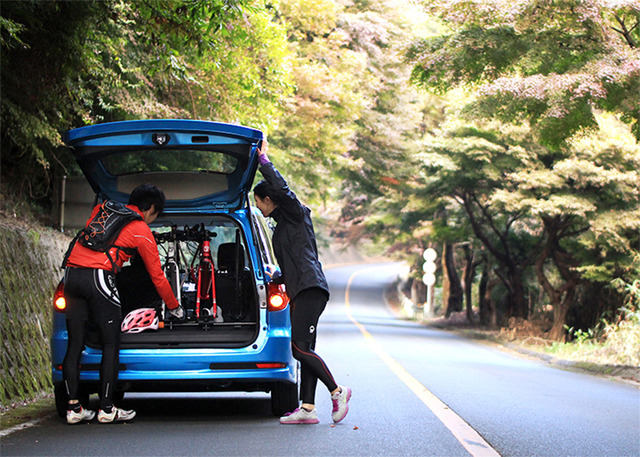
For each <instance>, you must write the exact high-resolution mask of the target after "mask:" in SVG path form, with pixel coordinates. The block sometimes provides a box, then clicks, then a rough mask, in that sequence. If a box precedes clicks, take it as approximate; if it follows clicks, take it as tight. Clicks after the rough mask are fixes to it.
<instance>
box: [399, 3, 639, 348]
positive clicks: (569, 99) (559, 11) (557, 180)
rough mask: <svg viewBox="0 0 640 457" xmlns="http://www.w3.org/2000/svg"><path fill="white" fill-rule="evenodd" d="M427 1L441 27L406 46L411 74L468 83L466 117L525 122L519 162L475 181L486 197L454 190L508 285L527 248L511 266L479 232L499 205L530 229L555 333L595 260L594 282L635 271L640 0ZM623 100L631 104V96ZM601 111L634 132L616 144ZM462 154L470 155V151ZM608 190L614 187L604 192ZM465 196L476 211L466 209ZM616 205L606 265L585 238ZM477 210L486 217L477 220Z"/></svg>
mask: <svg viewBox="0 0 640 457" xmlns="http://www.w3.org/2000/svg"><path fill="white" fill-rule="evenodd" d="M427 3H428V7H429V9H430V11H431V12H432V13H435V14H438V15H439V17H440V18H442V19H443V20H444V21H445V22H446V23H447V25H448V26H449V27H450V32H449V33H448V34H445V35H444V36H442V37H437V38H433V39H430V40H425V41H422V42H420V43H417V44H416V45H415V46H414V48H413V49H412V51H411V53H410V57H411V58H412V59H414V60H413V61H414V62H415V63H416V66H415V67H414V78H415V80H416V81H417V82H418V83H419V84H421V85H422V86H423V87H426V88H429V89H432V90H435V91H444V90H445V89H448V88H450V87H456V86H463V85H467V86H466V87H467V88H474V89H475V91H474V97H471V98H470V100H471V102H470V103H467V105H466V107H465V109H464V110H463V111H462V113H463V114H464V115H466V117H467V119H469V118H475V119H479V118H489V119H495V120H498V121H504V122H509V123H519V124H521V125H522V126H523V128H524V129H525V131H526V129H527V128H528V126H530V127H531V129H530V131H531V135H530V138H529V140H528V143H529V144H528V145H525V144H521V146H523V147H524V149H525V150H527V151H528V153H529V156H528V157H526V160H524V161H520V162H519V163H518V162H516V163H514V164H513V165H515V166H513V167H511V166H509V167H506V168H504V164H498V167H497V170H496V171H497V172H498V173H499V174H500V175H501V180H502V182H495V181H493V182H492V181H491V179H489V180H488V181H487V180H482V179H481V180H480V181H478V182H482V183H483V184H487V183H488V184H489V186H488V187H484V186H481V187H482V188H483V189H485V193H484V198H485V199H484V200H482V199H478V198H476V196H475V195H474V194H475V192H473V191H472V192H471V194H470V196H471V198H468V197H469V196H468V195H467V194H462V195H459V198H461V200H462V202H463V205H464V206H465V208H466V209H467V213H468V215H469V218H470V222H471V224H472V226H474V231H475V233H476V235H477V236H478V237H479V238H480V239H481V240H482V241H483V244H484V245H485V247H487V249H488V251H489V252H491V253H492V254H493V256H494V257H495V258H496V259H497V260H498V261H499V262H500V263H501V264H502V265H503V266H507V271H510V272H511V274H510V275H507V278H508V277H509V276H511V281H507V282H506V283H507V284H510V285H511V286H512V287H513V285H514V284H517V283H519V282H521V281H520V280H518V276H520V277H521V276H522V273H523V269H522V268H528V266H529V265H531V259H532V257H531V255H527V256H525V257H523V259H524V258H526V259H528V260H526V262H524V263H521V264H520V267H519V268H516V269H513V268H509V267H508V265H509V264H510V263H511V262H510V260H509V258H510V257H511V256H507V258H505V257H504V253H505V252H508V251H506V250H503V251H504V252H498V251H496V250H495V249H492V248H491V246H492V243H490V242H489V241H490V240H489V239H487V237H486V236H485V235H483V234H482V229H483V228H486V227H495V224H494V223H493V222H491V220H492V219H493V216H494V215H495V214H497V213H498V212H503V213H504V214H505V215H511V216H508V217H507V219H505V222H506V225H505V227H507V226H509V225H511V224H515V223H518V225H520V226H521V227H522V228H524V229H525V232H526V231H528V232H529V233H530V235H529V238H531V242H533V243H534V244H532V246H537V248H536V250H535V251H533V252H537V255H536V260H535V265H536V268H535V270H536V273H537V277H538V280H539V282H540V284H541V286H542V287H543V288H544V290H545V291H546V293H547V295H548V297H549V299H550V301H551V303H552V305H553V307H554V314H555V318H554V326H553V329H552V332H551V334H552V336H553V337H554V338H561V337H562V333H563V330H562V327H563V325H564V324H565V320H566V316H567V313H568V310H569V307H570V306H571V305H572V304H574V303H573V301H574V297H575V296H576V287H577V286H578V285H579V284H581V283H584V282H585V281H592V280H594V279H596V277H595V276H597V275H595V276H594V275H593V274H592V273H594V272H595V271H599V272H600V273H602V272H603V270H604V269H605V268H604V267H603V266H602V265H601V263H602V262H605V263H608V265H610V268H609V270H608V273H609V274H604V275H601V276H600V277H599V279H597V280H611V279H612V278H613V277H616V275H622V276H625V277H628V275H632V274H637V269H635V268H631V269H629V268H626V267H625V265H629V262H631V263H630V264H631V265H633V264H634V263H633V261H634V260H635V259H637V250H634V249H633V247H632V246H633V245H634V240H636V239H637V236H638V235H637V227H638V218H637V216H636V215H637V210H638V204H637V202H638V198H637V195H638V194H637V188H638V186H637V183H638V180H639V178H638V173H637V170H638V167H637V163H636V159H635V158H634V157H637V156H638V147H637V137H638V111H637V94H638V93H639V86H638V84H639V81H640V78H638V76H639V75H640V73H638V72H639V71H640V65H639V62H640V61H639V60H638V51H637V48H636V47H635V46H636V43H637V36H638V19H639V18H640V6H638V4H637V3H635V2H615V3H610V4H608V3H604V2H603V3H596V2H574V1H561V2H549V1H535V0H533V1H526V2H521V3H518V4H517V5H506V4H504V3H502V2H498V1H494V2H482V3H481V4H480V3H479V2H472V1H445V2H427ZM542 24H544V25H545V26H544V27H542V26H541V25H542ZM558 44H560V46H558ZM629 100H636V101H634V102H632V103H631V104H629ZM598 108H600V109H598ZM603 109H606V110H609V111H610V112H612V113H616V114H617V116H618V118H619V119H620V120H622V121H623V122H626V123H627V124H628V125H629V126H630V127H631V131H633V132H634V133H635V135H636V140H635V141H633V140H632V141H631V144H629V143H628V141H629V140H628V139H625V140H623V141H622V142H615V141H613V139H614V137H613V136H612V135H607V134H606V133H603V129H602V128H600V126H599V122H600V120H601V119H602V115H600V113H601V112H602V110H603ZM500 130H503V131H504V128H500ZM622 130H624V129H622ZM496 131H498V130H496ZM580 132H585V133H580ZM588 132H599V133H596V134H594V135H600V136H601V137H603V138H604V137H606V138H608V140H606V141H608V142H609V145H607V146H605V147H604V149H598V148H600V147H602V146H603V144H602V143H601V142H598V141H594V139H593V137H590V136H589V135H588ZM621 135H622V136H623V137H624V135H625V134H624V133H622V134H621ZM475 136H478V135H475ZM501 136H503V135H502V134H499V135H497V138H499V137H501ZM576 138H583V139H584V138H590V139H589V140H584V142H583V143H586V144H589V145H590V146H589V147H588V148H587V150H591V151H590V152H587V150H585V148H584V144H583V148H582V150H578V149H576V148H575V147H574V146H575V144H574V141H575V139H576ZM601 141H602V140H601ZM612 141H613V143H615V144H612V143H611V142H612ZM633 143H635V144H633ZM626 151H634V152H632V153H630V154H629V153H627V152H626ZM467 153H471V154H476V152H475V151H473V150H470V151H468V152H467ZM508 154H509V155H512V154H514V150H513V149H511V150H510V151H509V153H508ZM515 154H516V155H517V154H518V152H517V150H516V151H515ZM448 155H451V153H449V154H448ZM456 157H457V156H456ZM514 157H515V155H514ZM613 157H615V159H614V158H613ZM621 158H623V160H620V159H621ZM486 171H488V170H486V169H485V170H484V171H483V172H486ZM462 176H463V177H464V176H467V173H462ZM494 176H495V175H494ZM478 178H479V177H478ZM632 183H635V185H634V184H632ZM610 186H611V187H610ZM614 188H615V189H616V190H617V193H616V192H610V191H609V190H608V189H614ZM474 203H475V204H476V205H477V207H478V209H480V208H484V210H481V211H480V212H478V211H475V212H474ZM491 208H493V209H491ZM613 208H621V209H622V208H623V209H622V211H621V212H620V213H616V214H618V216H619V217H620V219H619V222H618V223H617V224H615V225H614V227H612V229H611V231H610V232H609V234H610V236H609V237H608V239H607V240H606V241H605V240H604V239H603V238H602V237H601V238H600V241H601V243H602V244H600V248H601V249H602V248H603V247H604V246H605V245H607V248H606V251H605V252H607V254H606V255H605V257H608V258H609V259H610V262H606V261H604V259H602V256H601V255H600V256H599V255H597V253H596V252H595V250H594V249H593V248H594V245H593V244H592V245H591V246H590V247H587V245H588V243H585V242H584V241H585V240H593V238H594V233H593V232H594V230H595V231H597V228H596V227H598V226H600V222H599V220H600V219H601V218H605V219H609V218H610V216H605V215H608V214H609V213H610V211H612V210H613ZM613 211H615V210H613ZM478 215H481V216H483V217H484V216H487V215H490V216H491V218H486V219H485V220H483V219H481V218H480V217H479V216H478ZM510 217H513V219H512V220H511V221H509V218H510ZM487 224H488V225H487ZM611 232H615V235H614V234H613V233H611ZM503 234H506V232H503ZM538 234H539V236H538ZM497 239H502V240H506V239H508V237H505V236H504V235H503V236H498V238H497ZM623 240H624V241H623ZM609 243H613V244H611V245H609ZM501 244H502V245H503V246H504V242H503V243H501ZM616 245H618V248H615V247H614V246H616ZM585 248H586V249H585ZM614 252H615V253H614ZM601 253H602V251H601ZM623 257H624V258H625V260H622V258H623ZM613 258H616V260H613ZM636 264H637V261H636ZM614 271H615V273H614ZM589 272H591V273H589ZM511 291H512V292H516V290H514V289H513V288H512V289H511ZM521 292H522V291H519V292H517V294H519V293H521Z"/></svg>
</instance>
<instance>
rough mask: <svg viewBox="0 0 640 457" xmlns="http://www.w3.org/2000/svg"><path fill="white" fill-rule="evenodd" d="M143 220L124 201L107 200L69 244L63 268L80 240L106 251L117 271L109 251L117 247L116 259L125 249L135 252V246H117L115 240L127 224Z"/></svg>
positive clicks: (127, 251)
mask: <svg viewBox="0 0 640 457" xmlns="http://www.w3.org/2000/svg"><path fill="white" fill-rule="evenodd" d="M135 220H138V221H141V220H143V219H142V216H140V214H138V213H137V212H135V211H134V210H132V209H129V208H127V207H126V206H125V205H124V204H123V203H120V202H116V201H112V200H107V201H105V202H104V203H102V205H100V209H99V210H98V212H97V213H96V215H95V216H94V217H93V219H91V221H89V223H88V224H87V226H86V227H85V228H83V229H82V230H80V231H79V232H78V233H77V235H76V236H75V237H74V238H73V240H72V241H71V243H70V244H69V249H67V253H66V254H65V255H64V260H63V261H62V265H61V266H60V267H61V268H65V267H66V266H67V260H68V259H69V255H70V254H71V251H72V250H73V247H74V246H75V244H76V242H79V243H80V244H81V245H82V246H84V247H86V248H89V249H92V250H94V251H98V252H104V253H105V254H106V255H107V257H108V259H109V261H110V262H111V265H112V267H113V271H114V272H116V273H117V271H118V268H117V264H116V262H115V260H114V259H112V258H111V254H110V253H109V251H110V250H111V248H113V247H115V248H117V251H116V260H117V259H118V256H119V254H120V251H124V252H125V253H127V254H133V253H135V248H126V247H122V246H116V245H115V241H116V239H117V238H118V235H119V234H120V232H121V231H122V229H123V228H124V226H125V225H127V224H128V223H129V222H132V221H135Z"/></svg>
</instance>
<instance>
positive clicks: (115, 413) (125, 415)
mask: <svg viewBox="0 0 640 457" xmlns="http://www.w3.org/2000/svg"><path fill="white" fill-rule="evenodd" d="M134 417H136V412H135V411H134V410H132V409H130V410H128V411H127V410H124V409H120V408H116V407H115V406H114V407H113V408H112V409H111V413H105V412H104V411H103V410H100V411H99V412H98V422H100V423H102V424H110V423H111V422H124V421H129V420H131V419H133V418H134Z"/></svg>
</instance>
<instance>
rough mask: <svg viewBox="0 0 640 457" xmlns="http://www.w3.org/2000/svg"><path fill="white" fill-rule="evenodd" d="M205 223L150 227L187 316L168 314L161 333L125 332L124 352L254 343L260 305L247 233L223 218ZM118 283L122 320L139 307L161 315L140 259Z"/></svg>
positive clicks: (192, 220) (171, 220) (182, 219)
mask: <svg viewBox="0 0 640 457" xmlns="http://www.w3.org/2000/svg"><path fill="white" fill-rule="evenodd" d="M204 219H205V218H204V217H202V216H200V217H197V218H196V217H192V216H174V215H169V216H164V217H163V218H162V219H159V220H158V222H159V223H160V225H159V226H157V224H156V226H154V227H152V230H153V232H154V234H155V235H156V241H157V243H158V251H159V254H160V261H161V264H162V266H163V270H164V272H165V275H166V276H167V279H169V283H170V284H171V285H172V288H173V289H174V291H176V290H178V291H179V292H180V300H179V301H180V302H181V304H182V306H183V307H184V310H185V317H184V318H183V319H176V318H174V317H172V316H170V315H169V313H168V310H166V309H165V310H164V322H161V324H160V328H159V329H158V330H145V331H142V332H139V333H122V334H121V337H122V338H121V347H122V348H123V349H127V348H129V349H130V348H162V347H181V348H188V347H198V348H207V347H242V346H246V345H248V344H251V343H252V342H253V341H254V340H255V338H256V336H257V334H258V329H259V316H260V313H259V305H258V303H259V301H258V295H257V292H256V283H255V279H254V276H253V274H252V269H251V268H250V260H249V257H248V255H247V249H246V240H245V237H244V236H243V231H242V230H241V228H240V226H239V225H238V223H237V222H236V221H235V220H233V219H232V218H230V217H227V216H224V215H217V216H207V217H206V220H204ZM209 253H210V255H209ZM117 283H118V290H119V292H120V300H121V304H122V316H123V317H124V316H125V315H126V314H127V313H129V312H131V311H132V310H134V309H138V308H155V309H156V310H157V311H158V313H159V315H161V312H162V310H163V308H164V306H163V303H162V300H161V299H160V297H159V296H158V294H157V292H156V291H155V288H154V286H153V283H152V282H151V278H150V277H149V274H148V273H147V271H146V268H145V266H144V263H143V262H142V260H141V259H140V258H139V257H138V256H134V258H133V259H132V262H131V264H130V265H126V266H124V267H123V269H122V271H121V272H120V273H119V274H118V276H117ZM176 296H177V294H176ZM214 298H215V305H214ZM161 320H162V319H161Z"/></svg>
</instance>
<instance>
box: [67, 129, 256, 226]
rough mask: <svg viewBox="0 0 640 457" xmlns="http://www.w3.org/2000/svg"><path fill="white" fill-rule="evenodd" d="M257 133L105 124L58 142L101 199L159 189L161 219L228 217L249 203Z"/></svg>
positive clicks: (125, 197)
mask: <svg viewBox="0 0 640 457" xmlns="http://www.w3.org/2000/svg"><path fill="white" fill-rule="evenodd" d="M262 139H263V134H262V132H261V131H260V130H256V129H252V128H249V127H243V126H238V125H233V124H225V123H220V122H210V121H196V120H179V119H165V120H139V121H123V122H110V123H104V124H96V125H91V126H87V127H81V128H77V129H74V130H70V131H68V132H66V133H65V134H64V135H63V140H64V142H65V144H66V145H67V146H69V147H70V148H71V149H72V150H73V153H74V154H75V157H76V159H77V161H78V164H79V165H80V168H81V169H82V171H83V173H84V175H85V176H86V178H87V180H88V181H89V184H90V185H91V187H92V188H93V190H94V191H95V192H96V194H97V195H98V196H99V197H100V198H101V199H102V200H105V199H109V200H117V201H121V202H124V203H127V202H128V198H129V194H130V193H131V191H132V190H133V189H134V188H135V187H137V186H138V185H139V184H142V183H151V184H155V185H156V186H158V187H159V188H160V189H162V190H163V191H164V193H165V196H166V198H167V201H166V204H165V212H167V213H173V212H185V211H188V212H196V213H197V212H209V211H211V210H216V209H217V210H225V209H226V210H233V209H238V208H240V207H242V206H244V205H246V204H247V196H248V193H249V191H250V188H251V184H252V183H253V179H254V176H255V173H256V170H257V167H258V154H257V151H256V149H257V147H258V146H259V145H260V143H261V141H262Z"/></svg>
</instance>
